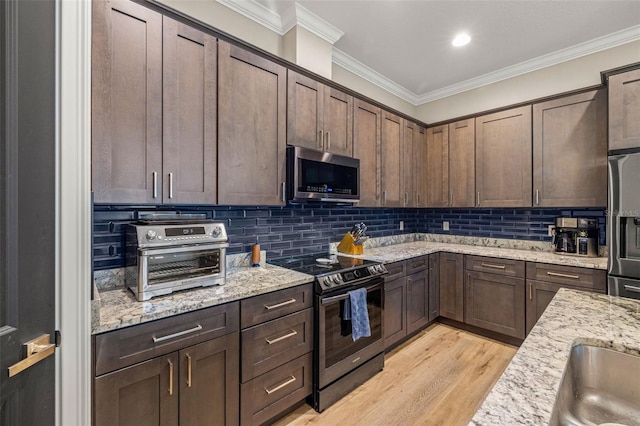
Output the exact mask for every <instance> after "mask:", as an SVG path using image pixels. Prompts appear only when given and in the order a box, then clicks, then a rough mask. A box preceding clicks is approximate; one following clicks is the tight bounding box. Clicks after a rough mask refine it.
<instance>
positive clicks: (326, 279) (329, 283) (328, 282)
mask: <svg viewBox="0 0 640 426" xmlns="http://www.w3.org/2000/svg"><path fill="white" fill-rule="evenodd" d="M324 282H325V284H327V285H331V283H332V282H333V277H332V276H331V275H328V276H326V277H324Z"/></svg>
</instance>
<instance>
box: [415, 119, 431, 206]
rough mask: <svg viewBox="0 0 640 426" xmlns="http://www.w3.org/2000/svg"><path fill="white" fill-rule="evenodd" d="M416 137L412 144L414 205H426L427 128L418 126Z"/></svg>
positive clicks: (427, 168)
mask: <svg viewBox="0 0 640 426" xmlns="http://www.w3.org/2000/svg"><path fill="white" fill-rule="evenodd" d="M417 136H418V137H417V139H416V140H415V144H414V146H413V158H414V160H413V172H414V178H413V179H414V180H413V185H414V192H415V194H416V195H415V205H416V207H425V206H426V205H427V180H428V179H429V178H428V170H429V166H428V163H427V129H425V128H424V127H422V126H419V127H418V133H417Z"/></svg>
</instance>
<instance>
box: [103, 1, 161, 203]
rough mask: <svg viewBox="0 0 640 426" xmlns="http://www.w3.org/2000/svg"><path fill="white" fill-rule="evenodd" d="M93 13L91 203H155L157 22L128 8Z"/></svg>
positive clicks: (106, 5)
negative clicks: (92, 201)
mask: <svg viewBox="0 0 640 426" xmlns="http://www.w3.org/2000/svg"><path fill="white" fill-rule="evenodd" d="M92 9H93V21H92V25H93V32H92V34H93V36H92V41H91V43H92V45H91V51H92V54H91V57H92V60H91V144H92V150H91V157H92V158H91V173H92V182H91V187H92V189H93V192H94V200H95V202H96V203H158V202H161V197H162V188H161V180H162V179H161V176H160V175H161V174H162V170H161V168H162V15H160V14H159V13H156V12H154V11H152V10H150V9H148V8H146V7H144V6H141V5H138V4H136V3H133V2H129V1H127V2H124V1H104V2H95V3H94V4H93V8H92ZM154 184H155V185H154Z"/></svg>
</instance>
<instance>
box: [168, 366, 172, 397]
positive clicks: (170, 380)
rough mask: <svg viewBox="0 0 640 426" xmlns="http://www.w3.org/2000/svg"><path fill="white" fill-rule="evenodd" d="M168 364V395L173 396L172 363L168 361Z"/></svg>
mask: <svg viewBox="0 0 640 426" xmlns="http://www.w3.org/2000/svg"><path fill="white" fill-rule="evenodd" d="M167 361H168V362H169V395H173V363H172V362H171V360H170V359H168V360H167Z"/></svg>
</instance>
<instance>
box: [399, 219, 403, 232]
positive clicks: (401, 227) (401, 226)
mask: <svg viewBox="0 0 640 426" xmlns="http://www.w3.org/2000/svg"><path fill="white" fill-rule="evenodd" d="M400 230H401V231H402V230H404V221H402V220H401V221H400Z"/></svg>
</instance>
